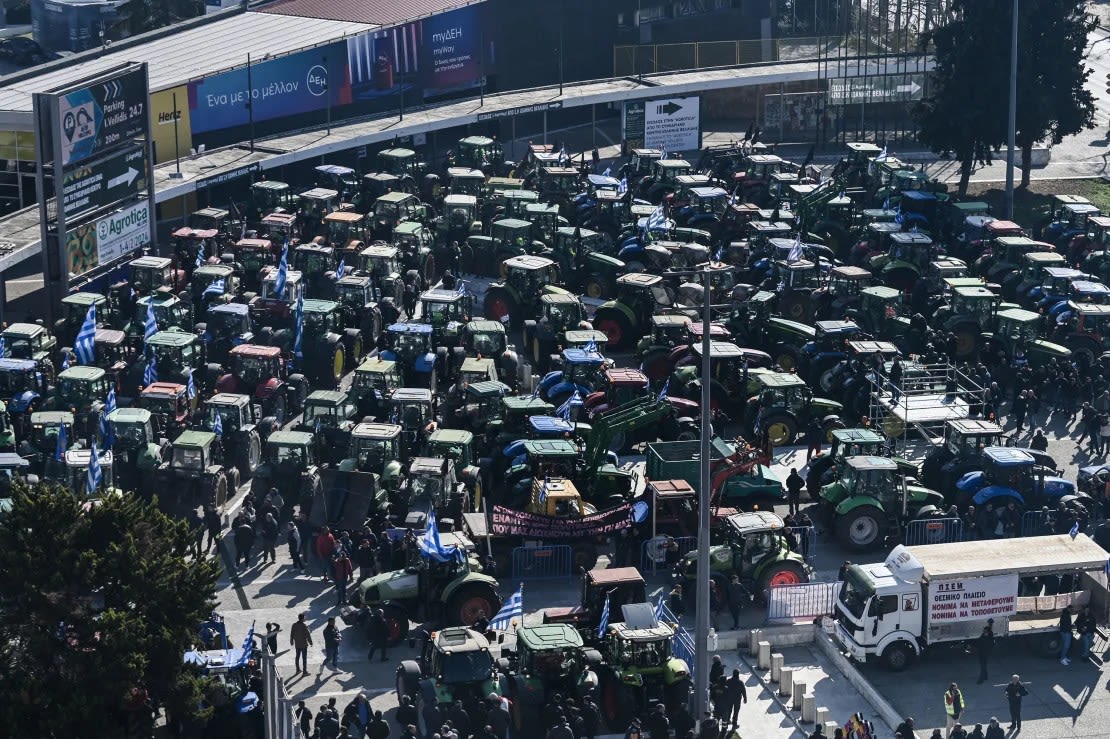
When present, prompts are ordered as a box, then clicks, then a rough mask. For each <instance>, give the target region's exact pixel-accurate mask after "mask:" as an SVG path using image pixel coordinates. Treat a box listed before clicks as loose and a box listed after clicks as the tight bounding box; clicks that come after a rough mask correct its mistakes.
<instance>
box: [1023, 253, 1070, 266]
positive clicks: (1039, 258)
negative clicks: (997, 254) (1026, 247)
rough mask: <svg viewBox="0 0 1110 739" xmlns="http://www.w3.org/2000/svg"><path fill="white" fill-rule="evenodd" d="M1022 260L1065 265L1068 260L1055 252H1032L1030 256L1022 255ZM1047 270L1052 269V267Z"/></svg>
mask: <svg viewBox="0 0 1110 739" xmlns="http://www.w3.org/2000/svg"><path fill="white" fill-rule="evenodd" d="M1021 257H1022V259H1024V260H1025V261H1027V262H1034V263H1036V262H1041V263H1044V264H1065V263H1066V262H1067V258H1065V257H1064V255H1063V254H1060V253H1058V252H1054V251H1031V252H1029V253H1028V254H1022V255H1021ZM1047 269H1052V268H1051V267H1049V268H1047Z"/></svg>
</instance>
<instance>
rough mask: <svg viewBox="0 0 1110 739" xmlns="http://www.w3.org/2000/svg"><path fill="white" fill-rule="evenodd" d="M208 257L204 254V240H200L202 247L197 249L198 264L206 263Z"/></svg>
mask: <svg viewBox="0 0 1110 739" xmlns="http://www.w3.org/2000/svg"><path fill="white" fill-rule="evenodd" d="M207 259H208V257H206V256H205V254H204V242H203V241H202V242H200V248H199V249H197V266H198V267H199V266H200V265H202V264H204V262H205V261H206V260H207Z"/></svg>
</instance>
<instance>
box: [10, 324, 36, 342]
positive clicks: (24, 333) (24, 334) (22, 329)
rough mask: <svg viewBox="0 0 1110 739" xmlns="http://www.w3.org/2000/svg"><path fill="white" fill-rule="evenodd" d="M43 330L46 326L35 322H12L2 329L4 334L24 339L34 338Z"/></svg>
mask: <svg viewBox="0 0 1110 739" xmlns="http://www.w3.org/2000/svg"><path fill="white" fill-rule="evenodd" d="M45 332H46V327H45V326H40V325H38V324H37V323H13V324H11V325H10V326H8V327H7V328H6V329H4V336H11V337H14V338H21V339H26V338H34V337H35V336H38V335H39V334H43V333H45Z"/></svg>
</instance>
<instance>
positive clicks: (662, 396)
mask: <svg viewBox="0 0 1110 739" xmlns="http://www.w3.org/2000/svg"><path fill="white" fill-rule="evenodd" d="M670 389H671V378H669V377H668V378H667V381H666V382H664V383H663V388H662V389H661V390H660V391H659V397H658V398H656V400H658V401H659V402H660V403H662V402H663V401H664V400H666V399H667V391H668V390H670Z"/></svg>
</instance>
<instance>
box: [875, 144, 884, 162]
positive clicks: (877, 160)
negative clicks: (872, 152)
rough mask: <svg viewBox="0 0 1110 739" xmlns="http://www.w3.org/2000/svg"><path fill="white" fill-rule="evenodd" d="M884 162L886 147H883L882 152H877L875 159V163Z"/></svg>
mask: <svg viewBox="0 0 1110 739" xmlns="http://www.w3.org/2000/svg"><path fill="white" fill-rule="evenodd" d="M886 160H887V153H886V147H885V146H884V147H883V150H882V151H880V152H879V156H877V157H875V161H876V162H885V161H886Z"/></svg>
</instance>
